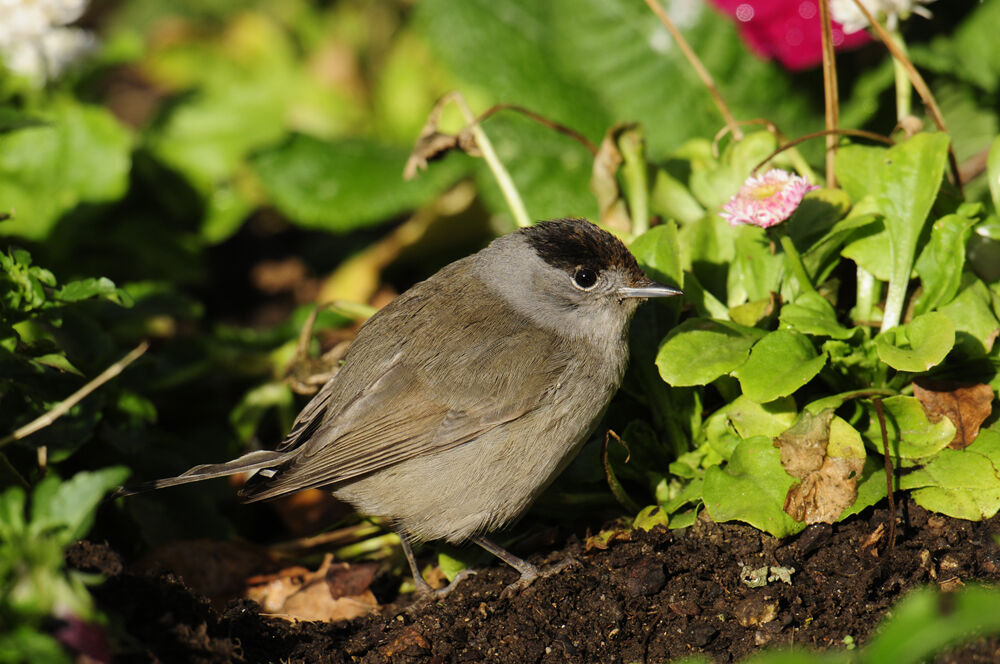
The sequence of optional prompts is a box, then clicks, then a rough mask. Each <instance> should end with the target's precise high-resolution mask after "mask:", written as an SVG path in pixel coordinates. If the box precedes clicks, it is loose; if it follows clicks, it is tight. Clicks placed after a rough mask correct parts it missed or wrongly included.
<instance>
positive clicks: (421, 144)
mask: <svg viewBox="0 0 1000 664" xmlns="http://www.w3.org/2000/svg"><path fill="white" fill-rule="evenodd" d="M450 100H451V96H450V95H446V96H445V97H443V98H442V99H441V100H439V101H438V103H437V104H436V105H435V106H434V108H432V109H431V112H430V113H429V114H428V116H427V122H426V123H425V124H424V128H423V129H421V130H420V135H419V136H418V137H417V143H416V145H414V146H413V152H411V153H410V157H409V159H407V160H406V166H405V167H404V168H403V179H404V180H412V179H413V178H415V177H416V176H417V171H423V170H427V163H428V162H430V161H434V160H435V159H440V158H441V157H443V156H445V155H446V154H448V153H449V152H450V151H452V150H456V149H458V150H462V151H463V152H466V153H468V154H470V155H471V156H473V157H481V156H482V152H480V150H479V146H478V145H476V139H475V138H473V137H472V133H471V132H470V131H469V130H468V128H466V129H463V130H462V131H460V132H458V133H457V134H446V133H444V132H441V131H438V124H439V122H440V120H441V111H442V110H444V106H445V105H446V104H447V103H448V102H449V101H450Z"/></svg>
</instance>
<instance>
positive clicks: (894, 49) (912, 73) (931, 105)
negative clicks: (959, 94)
mask: <svg viewBox="0 0 1000 664" xmlns="http://www.w3.org/2000/svg"><path fill="white" fill-rule="evenodd" d="M854 5H855V6H856V7H857V8H858V11H860V12H861V13H862V14H863V15H864V17H865V18H866V19H868V23H869V24H870V25H871V27H872V30H874V31H875V34H876V35H878V38H879V39H880V40H882V43H883V44H884V45H885V47H886V48H887V49H888V50H889V53H891V54H892V57H893V58H894V60H895V61H896V62H898V63H900V64H901V65H902V66H903V67H904V68H905V69H906V75H907V76H908V77H909V79H910V83H912V84H913V87H914V89H915V90H916V91H917V94H918V95H920V100H921V101H922V102H924V107H925V108H926V109H927V112H928V113H930V116H931V118H933V120H934V124H935V125H936V126H937V128H938V129H939V130H941V131H943V132H944V133H946V134H947V133H948V127H947V125H945V123H944V116H942V115H941V109H940V108H938V105H937V101H936V100H935V99H934V95H933V94H932V93H931V89H930V88H929V87H928V86H927V82H926V81H925V80H924V77H923V76H921V75H920V72H919V71H917V68H916V67H914V66H913V63H912V62H910V59H909V58H908V57H906V53H905V52H903V51H902V50H901V49H900V48H899V45H898V44H897V43H896V42H894V41H893V39H892V35H890V34H889V31H888V30H886V29H885V26H883V25H882V24H881V23H879V22H878V21H876V20H875V17H874V16H872V13H871V12H870V11H868V8H867V7H865V5H864V3H863V2H861V0H854ZM948 164H949V166H951V175H952V179H953V180H954V184H955V186H956V187H957V188H958V193H959V195H960V196H964V194H963V193H962V176H961V174H960V173H959V171H958V159H957V158H956V157H955V148H954V146H953V145H949V146H948Z"/></svg>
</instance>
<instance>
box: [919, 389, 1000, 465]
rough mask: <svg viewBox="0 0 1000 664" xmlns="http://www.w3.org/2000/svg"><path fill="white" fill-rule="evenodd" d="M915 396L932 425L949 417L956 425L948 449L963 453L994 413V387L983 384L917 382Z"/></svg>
mask: <svg viewBox="0 0 1000 664" xmlns="http://www.w3.org/2000/svg"><path fill="white" fill-rule="evenodd" d="M913 396H915V397H917V399H919V400H920V403H921V404H922V405H923V407H924V412H926V413H927V418H928V419H929V420H930V421H931V422H938V421H940V420H941V418H942V417H947V418H948V419H949V420H951V422H952V424H954V425H955V437H954V438H953V439H952V441H951V443H950V444H949V445H948V447H950V448H952V449H954V450H961V449H963V448H966V447H968V446H969V445H971V444H972V443H973V442H975V440H976V436H978V435H979V427H980V425H982V423H983V422H984V421H985V420H986V418H987V417H989V416H990V413H991V412H992V411H993V388H992V387H990V386H989V385H983V384H981V383H976V384H969V383H957V382H950V381H935V380H926V379H922V380H920V381H914V383H913Z"/></svg>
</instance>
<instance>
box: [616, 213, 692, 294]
mask: <svg viewBox="0 0 1000 664" xmlns="http://www.w3.org/2000/svg"><path fill="white" fill-rule="evenodd" d="M628 248H629V250H630V251H631V252H632V254H633V255H634V256H635V259H636V260H637V261H638V262H639V265H641V266H642V269H643V270H644V271H645V272H646V274H647V275H649V276H650V277H651V278H653V279H655V280H657V281H660V282H662V283H665V284H667V285H670V286H677V287H678V288H683V287H684V273H683V271H682V269H681V255H680V241H679V240H678V238H677V225H676V224H674V223H666V224H660V225H659V226H655V227H653V228H651V229H649V230H648V231H646V232H645V233H643V234H642V235H640V236H639V237H637V238H635V239H634V240H632V244H630V245H629V247H628Z"/></svg>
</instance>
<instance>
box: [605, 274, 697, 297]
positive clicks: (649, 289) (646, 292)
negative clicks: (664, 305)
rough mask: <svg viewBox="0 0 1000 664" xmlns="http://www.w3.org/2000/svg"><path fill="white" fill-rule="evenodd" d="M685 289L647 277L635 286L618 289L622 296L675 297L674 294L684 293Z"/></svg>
mask: <svg viewBox="0 0 1000 664" xmlns="http://www.w3.org/2000/svg"><path fill="white" fill-rule="evenodd" d="M683 294H684V291H682V290H680V289H679V288H673V287H672V286H664V285H663V284H658V283H656V282H655V281H653V280H651V279H645V280H644V281H643V282H641V283H638V284H636V285H634V286H627V287H624V288H619V289H618V295H619V296H620V297H622V298H626V297H643V298H647V297H673V296H674V295H683Z"/></svg>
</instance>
